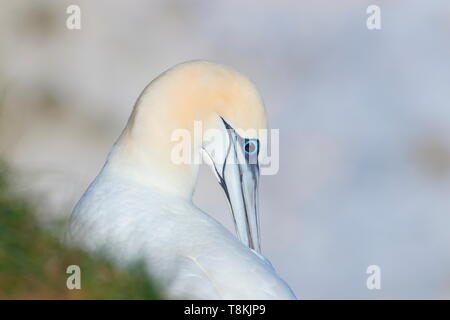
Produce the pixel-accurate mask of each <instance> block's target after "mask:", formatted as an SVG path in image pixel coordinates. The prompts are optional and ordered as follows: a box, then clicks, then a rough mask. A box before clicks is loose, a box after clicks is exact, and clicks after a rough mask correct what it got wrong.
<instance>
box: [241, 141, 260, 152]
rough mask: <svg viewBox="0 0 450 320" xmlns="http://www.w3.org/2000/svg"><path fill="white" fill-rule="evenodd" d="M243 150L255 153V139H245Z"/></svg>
mask: <svg viewBox="0 0 450 320" xmlns="http://www.w3.org/2000/svg"><path fill="white" fill-rule="evenodd" d="M244 151H245V153H246V154H248V155H252V154H255V153H256V152H257V151H258V142H257V141H256V140H247V139H246V140H245V142H244Z"/></svg>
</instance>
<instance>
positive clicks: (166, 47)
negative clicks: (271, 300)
mask: <svg viewBox="0 0 450 320" xmlns="http://www.w3.org/2000/svg"><path fill="white" fill-rule="evenodd" d="M0 3H1V10H0V158H2V159H3V160H4V161H6V162H7V163H8V165H9V166H10V167H12V168H13V170H14V172H15V175H14V179H13V183H14V186H15V188H16V189H17V190H18V192H20V193H21V194H24V195H26V196H27V197H29V198H30V199H33V209H34V211H35V215H36V216H37V219H38V220H39V221H40V223H41V224H42V225H44V226H45V225H46V224H48V223H51V222H52V221H61V220H62V221H64V219H67V218H68V216H69V215H70V212H71V209H72V207H73V205H74V204H75V203H76V201H77V200H78V199H79V197H80V196H81V194H82V192H83V191H84V190H85V188H86V187H87V186H88V184H89V183H90V181H91V180H92V179H93V178H94V177H95V175H96V173H97V172H98V171H99V169H100V168H101V166H102V164H103V162H104V160H105V157H106V154H107V152H108V150H109V149H110V147H111V145H112V144H113V143H114V141H115V139H116V138H117V137H118V136H119V134H120V132H121V130H122V128H123V127H124V125H125V123H126V121H127V118H128V116H129V114H130V111H131V109H132V106H133V104H134V102H135V100H136V99H137V97H138V95H139V93H140V92H141V90H142V89H143V88H144V87H145V86H146V85H147V84H148V82H150V81H151V80H152V79H153V78H154V77H156V76H157V75H158V74H160V73H161V72H162V71H164V70H166V69H167V68H169V67H171V66H173V65H175V64H177V63H179V62H183V61H186V60H192V59H208V60H211V61H215V62H219V63H222V64H225V65H229V66H231V67H234V68H236V69H238V70H239V71H241V72H242V73H244V74H246V75H248V76H249V77H250V78H251V79H252V80H253V81H254V82H255V83H256V85H257V87H258V88H259V89H260V91H261V93H262V95H263V97H264V100H265V103H266V106H267V111H268V115H269V121H270V126H271V127H272V128H278V129H280V149H281V150H280V170H279V173H278V174H277V175H275V176H264V177H263V178H262V185H261V189H262V190H261V192H262V194H261V214H262V222H261V223H262V241H263V243H262V245H263V252H264V254H265V255H266V256H267V257H268V258H269V259H270V260H271V261H272V263H273V265H274V267H275V268H276V269H277V271H278V272H279V274H280V275H281V276H282V277H283V278H284V279H285V280H286V281H287V282H288V283H289V284H290V285H291V287H292V288H293V289H294V291H295V292H296V294H297V295H298V296H299V297H300V298H305V299H316V298H317V299H380V298H387V299H399V298H404V299H411V298H412V299H418V298H425V299H430V298H450V232H449V227H450V103H449V102H450V58H449V57H450V19H449V17H450V2H448V1H446V0H442V1H439V0H432V1H427V2H426V3H425V2H424V1H419V0H409V1H406V0H398V1H381V0H378V1H376V2H374V1H372V0H371V1H366V0H341V1H324V0H318V1H294V0H292V1H286V0H282V1H262V0H247V1H237V0H228V1H207V0H201V1H195V0H194V1H181V0H180V1H164V0H152V1H145V2H144V1H106V0H104V1H79V0H76V1H60V0H58V1H56V0H54V1H49V0H46V1H31V0H29V1H24V0H18V1H6V0H0ZM71 4H76V5H79V6H80V8H81V30H68V29H67V28H66V19H67V17H68V15H67V14H66V8H67V7H68V6H69V5H71ZM371 4H376V5H378V6H380V8H381V26H382V29H381V30H372V31H371V30H368V29H367V27H366V19H367V17H368V14H366V9H367V7H368V6H369V5H371ZM195 202H196V203H197V204H198V205H199V207H201V208H202V209H204V210H205V211H206V212H209V213H211V214H212V215H213V216H214V217H216V218H217V219H218V220H219V221H220V222H222V223H223V224H225V225H226V226H228V227H229V228H230V229H232V220H231V215H230V214H229V209H228V204H227V202H226V199H225V196H224V195H223V192H222V190H221V189H220V187H219V186H218V184H217V182H216V180H215V177H214V176H213V175H212V174H211V173H210V172H209V169H207V168H206V169H205V170H202V171H201V176H200V180H199V187H198V188H197V192H196V195H195ZM0 214H1V213H0ZM1 263H2V261H0V265H1ZM369 265H378V266H380V268H381V290H368V289H367V287H366V279H367V277H368V275H367V274H366V269H367V267H368V266H369ZM1 276H2V275H1V274H0V278H1ZM0 283H1V282H0Z"/></svg>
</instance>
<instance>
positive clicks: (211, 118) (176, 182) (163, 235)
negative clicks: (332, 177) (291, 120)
mask: <svg viewBox="0 0 450 320" xmlns="http://www.w3.org/2000/svg"><path fill="white" fill-rule="evenodd" d="M199 121H200V122H201V124H202V125H203V130H208V129H212V130H216V132H221V133H223V136H224V137H226V138H225V139H223V140H222V142H221V143H218V142H217V141H219V140H220V139H216V140H217V141H213V142H211V141H209V142H211V143H209V144H208V143H207V142H208V141H206V138H205V139H204V140H201V141H199V143H197V144H195V143H192V145H191V146H190V149H189V150H190V151H191V152H192V153H193V154H194V155H200V154H201V157H202V159H205V161H206V162H207V163H208V164H209V165H210V166H211V168H212V169H213V172H214V174H215V175H216V176H217V178H218V181H219V183H220V185H221V186H222V187H223V189H224V191H225V194H226V196H227V198H228V201H229V203H230V205H231V209H232V213H233V217H234V222H235V226H236V231H237V235H238V238H236V237H235V236H234V235H233V234H232V233H231V232H229V231H228V230H227V229H226V228H225V227H224V226H222V225H221V224H220V223H219V222H217V221H216V220H215V219H213V218H212V217H211V216H209V215H208V214H206V213H205V212H203V211H202V210H200V209H199V208H198V207H196V206H195V204H194V203H193V201H192V196H193V192H194V188H195V185H196V179H197V173H198V170H199V164H198V163H195V162H186V163H181V164H180V163H175V161H174V159H173V155H174V148H176V145H177V143H178V142H179V141H174V139H173V133H174V132H176V130H179V129H182V130H184V131H182V132H188V133H192V132H193V130H194V126H195V123H196V122H199ZM266 127H267V121H266V111H265V107H264V105H263V102H262V99H261V97H260V95H259V93H258V91H257V90H256V88H255V86H254V85H253V84H252V82H251V81H250V80H248V79H247V78H246V77H245V76H243V75H241V74H240V73H238V72H237V71H235V70H233V69H231V68H228V67H225V66H222V65H219V64H215V63H211V62H206V61H191V62H185V63H181V64H178V65H176V66H175V67H173V68H171V69H169V70H167V71H166V72H164V73H162V74H161V75H160V76H159V77H157V78H156V79H154V80H153V81H152V82H151V83H150V84H149V85H148V86H147V87H146V88H145V89H144V91H143V92H142V93H141V95H140V96H139V98H138V100H137V102H136V104H135V106H134V108H133V111H132V114H131V116H130V118H129V120H128V122H127V125H126V127H125V129H124V130H123V132H122V134H121V135H120V137H119V138H118V140H117V141H116V143H115V144H114V145H113V147H112V149H111V151H110V153H109V154H108V156H107V160H106V162H105V164H104V166H103V168H102V169H101V171H100V173H99V174H98V175H97V177H96V178H95V179H94V181H93V182H92V183H91V184H90V186H89V187H88V189H87V190H86V191H85V193H84V194H83V196H82V197H81V199H80V200H79V201H78V203H77V204H76V206H75V207H74V210H73V212H72V215H71V221H70V228H69V232H68V234H69V241H70V243H72V244H75V245H80V246H82V247H83V248H85V249H86V250H89V251H93V252H103V253H106V254H108V255H109V256H111V257H112V258H113V259H114V260H115V261H116V262H117V263H119V264H120V265H125V266H126V265H129V264H131V263H134V262H137V261H143V262H144V263H145V265H146V266H147V269H148V272H149V273H150V274H151V275H152V276H153V279H156V280H157V281H159V283H160V284H161V288H163V290H164V292H163V293H164V294H165V295H166V296H167V297H168V298H171V299H295V295H294V293H293V291H292V290H291V289H290V288H289V286H288V285H287V284H286V283H285V282H284V281H283V280H282V279H281V278H280V277H279V276H278V275H277V273H276V272H275V270H274V268H273V267H272V265H271V263H270V262H269V261H268V260H267V259H266V258H264V257H263V255H262V254H261V249H260V231H259V216H258V183H259V175H260V173H259V165H258V160H257V159H258V151H259V149H260V148H262V147H264V146H262V143H263V141H262V139H260V137H259V136H258V132H260V129H265V128H266ZM202 139H203V138H202ZM213 149H214V150H213ZM252 159H253V160H252ZM236 160H237V161H236ZM251 160H252V161H251Z"/></svg>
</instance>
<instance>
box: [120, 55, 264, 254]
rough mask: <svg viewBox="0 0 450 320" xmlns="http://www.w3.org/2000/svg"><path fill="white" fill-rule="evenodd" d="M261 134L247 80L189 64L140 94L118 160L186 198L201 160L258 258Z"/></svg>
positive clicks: (257, 104)
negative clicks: (216, 183)
mask: <svg viewBox="0 0 450 320" xmlns="http://www.w3.org/2000/svg"><path fill="white" fill-rule="evenodd" d="M198 127H200V128H201V134H200V137H199V136H198V132H196V130H197V129H198ZM266 128H267V120H266V111H265V108H264V104H263V102H262V99H261V97H260V95H259V93H258V91H257V90H256V88H255V86H254V85H253V83H252V82H251V81H250V80H248V79H247V78H246V77H245V76H243V75H242V74H240V73H238V72H237V71H235V70H233V69H230V68H228V67H225V66H222V65H218V64H214V63H211V62H206V61H194V62H187V63H182V64H179V65H177V66H175V67H173V68H171V69H169V70H168V71H166V72H165V73H163V74H162V75H160V76H159V77H158V78H156V79H155V80H154V81H152V82H151V83H150V84H149V85H148V86H147V87H146V88H145V89H144V91H143V92H142V94H141V95H140V97H139V99H138V101H137V103H136V105H135V107H134V110H133V112H132V115H131V117H130V119H129V121H128V124H127V127H126V129H125V130H124V132H123V134H122V136H121V138H120V139H119V141H118V143H117V148H116V149H117V150H116V151H115V153H117V154H126V156H122V157H118V158H121V160H120V161H118V162H119V163H120V165H121V166H126V167H127V168H128V171H129V173H130V174H134V175H135V176H136V178H137V179H141V180H143V181H145V182H148V183H149V184H152V185H153V186H157V187H158V188H161V189H164V190H166V191H169V192H171V193H174V194H177V195H179V196H181V197H187V198H191V197H192V194H193V190H194V187H195V182H196V176H197V172H198V162H196V161H195V159H196V157H197V156H199V157H200V158H201V159H203V160H204V161H205V162H206V163H207V164H208V165H209V166H210V167H211V169H212V171H213V172H214V174H215V175H216V177H217V179H218V182H219V184H220V185H221V187H222V188H223V190H224V192H225V195H226V197H227V199H228V201H229V203H230V206H231V211H232V213H233V218H234V223H235V227H236V230H237V234H238V237H239V239H240V240H241V241H242V242H243V243H244V244H245V245H247V246H249V247H250V248H252V249H254V250H256V251H258V252H260V250H261V249H260V232H259V212H258V211H259V209H258V206H259V199H258V192H259V191H258V190H259V176H260V170H259V161H258V157H259V154H260V151H261V150H263V149H264V148H265V147H266V146H265V139H262V138H263V137H262V136H261V134H262V132H264V130H262V129H266ZM197 131H198V130H197ZM186 153H187V154H188V156H186ZM177 156H181V159H184V160H185V161H179V159H178V160H175V159H174V157H177ZM138 169H139V170H138Z"/></svg>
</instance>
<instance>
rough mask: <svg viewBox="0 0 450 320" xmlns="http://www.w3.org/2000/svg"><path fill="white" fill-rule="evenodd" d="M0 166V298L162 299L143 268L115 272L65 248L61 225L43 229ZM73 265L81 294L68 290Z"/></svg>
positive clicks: (100, 259)
mask: <svg viewBox="0 0 450 320" xmlns="http://www.w3.org/2000/svg"><path fill="white" fill-rule="evenodd" d="M11 181H12V176H11V172H10V171H9V170H7V166H6V165H5V163H3V162H1V161H0V299H160V298H161V296H160V295H159V293H158V291H159V290H158V289H157V286H155V284H154V282H152V281H151V279H149V277H148V276H147V274H146V272H145V270H144V266H143V265H139V264H138V265H136V266H133V267H131V268H129V269H127V270H121V269H117V268H115V267H114V266H113V265H112V264H111V263H109V262H108V261H107V259H105V258H103V257H99V256H95V257H94V256H92V255H90V254H87V253H85V252H82V251H80V250H77V249H69V248H66V247H64V245H63V244H62V243H61V241H60V240H59V238H58V236H57V235H58V234H62V230H63V227H62V225H63V224H61V223H52V224H50V225H46V226H45V227H44V226H41V225H40V224H39V223H38V221H37V219H36V216H35V215H34V214H33V208H32V205H31V203H30V201H27V199H25V198H24V197H23V196H21V195H20V194H17V192H14V191H13V190H12V188H11V184H10V182H11ZM70 265H78V266H79V267H80V268H81V289H80V290H76V289H74V290H69V289H68V288H67V286H66V281H67V278H68V277H69V276H70V274H67V273H66V269H67V267H68V266H70Z"/></svg>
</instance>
